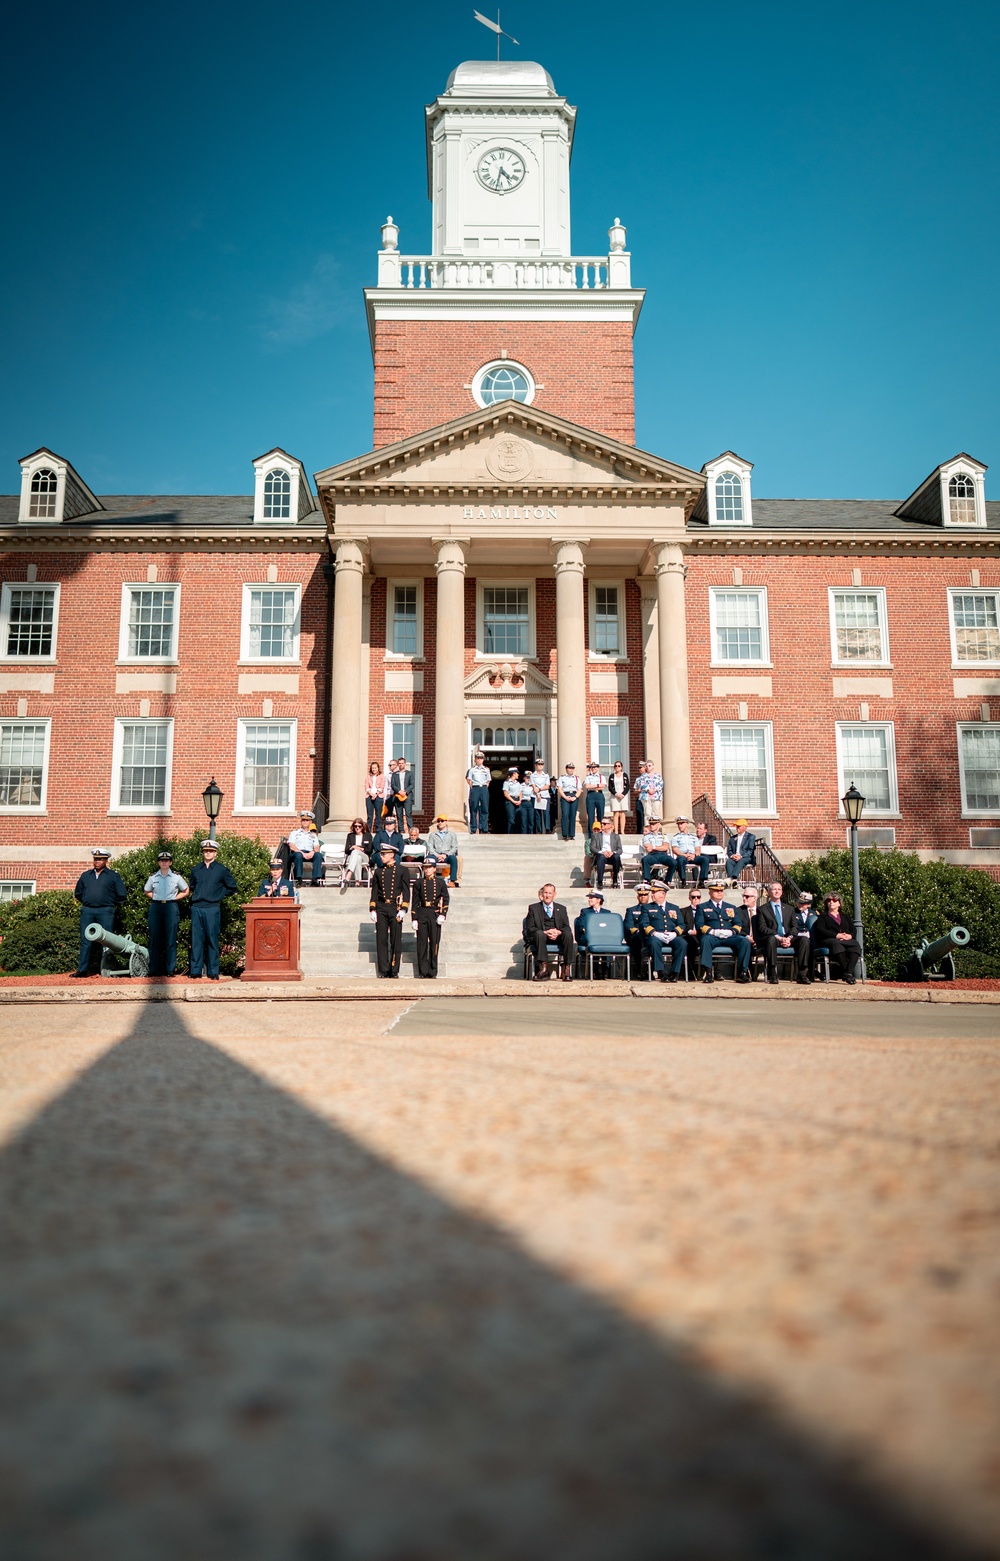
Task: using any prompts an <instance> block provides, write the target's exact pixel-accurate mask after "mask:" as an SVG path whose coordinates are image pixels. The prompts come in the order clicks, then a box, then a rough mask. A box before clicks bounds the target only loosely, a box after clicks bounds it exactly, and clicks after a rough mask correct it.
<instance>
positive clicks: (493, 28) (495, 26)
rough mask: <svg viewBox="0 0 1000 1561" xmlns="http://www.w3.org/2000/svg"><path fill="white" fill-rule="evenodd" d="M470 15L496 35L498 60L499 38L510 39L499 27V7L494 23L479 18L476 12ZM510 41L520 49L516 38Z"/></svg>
mask: <svg viewBox="0 0 1000 1561" xmlns="http://www.w3.org/2000/svg"><path fill="white" fill-rule="evenodd" d="M472 14H473V16H474V17H475V18H476V21H477V22H482V24H483V26H484V27H488V28H489V30H490V32H491V33H496V35H497V59H498V60H499V58H500V39H501V38H510V33H505V32H504V30H503V28H502V27H501V26H500V7H499V6H497V19H496V21H495V22H491V21H490V19H489V17H488V16H480V14H479V12H478V11H473V13H472ZM510 41H511V43H513V44H515V45H516V46H517V48H520V47H521V45H520V44H519V43H518V42H517V39H516V38H510Z"/></svg>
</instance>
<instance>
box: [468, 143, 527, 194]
mask: <svg viewBox="0 0 1000 1561" xmlns="http://www.w3.org/2000/svg"><path fill="white" fill-rule="evenodd" d="M476 178H477V179H478V180H479V182H480V184H482V185H485V187H486V189H488V190H492V191H493V192H494V194H496V195H506V193H507V191H508V190H516V189H517V187H518V185H519V184H520V183H521V181H522V179H523V178H524V160H523V159H522V158H521V157H519V156H518V154H517V153H516V152H512V151H511V149H510V147H509V146H497V147H494V149H493V151H492V152H486V153H484V155H483V156H482V157H481V158H480V159H479V164H478V166H477V168H476Z"/></svg>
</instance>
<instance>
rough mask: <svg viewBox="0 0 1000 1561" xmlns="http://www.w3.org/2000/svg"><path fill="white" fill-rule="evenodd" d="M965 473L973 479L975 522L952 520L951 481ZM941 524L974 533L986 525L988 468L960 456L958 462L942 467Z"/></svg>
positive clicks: (950, 462)
mask: <svg viewBox="0 0 1000 1561" xmlns="http://www.w3.org/2000/svg"><path fill="white" fill-rule="evenodd" d="M959 473H963V474H964V475H965V476H966V477H971V478H972V488H973V494H974V503H975V514H976V518H975V520H952V518H951V494H950V493H949V492H948V489H949V486H950V484H951V479H952V478H953V477H957V476H958V475H959ZM940 482H941V523H942V525H944V526H948V527H950V528H951V529H952V530H953V531H974V530H975V529H976V528H977V527H979V528H982V527H984V526H985V525H986V468H985V466H981V465H980V463H979V462H978V461H972V460H970V459H969V457H968V456H959V457H958V459H957V460H954V461H949V462H948V464H947V465H946V466H942V467H941V475H940Z"/></svg>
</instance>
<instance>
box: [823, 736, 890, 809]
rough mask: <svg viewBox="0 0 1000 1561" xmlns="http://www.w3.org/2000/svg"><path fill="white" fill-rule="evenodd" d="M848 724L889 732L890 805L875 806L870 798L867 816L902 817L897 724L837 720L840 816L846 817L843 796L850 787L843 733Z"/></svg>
mask: <svg viewBox="0 0 1000 1561" xmlns="http://www.w3.org/2000/svg"><path fill="white" fill-rule="evenodd" d="M848 726H871V727H881V728H882V730H883V731H886V732H888V734H889V740H888V742H887V743H886V757H887V759H888V761H889V806H888V807H887V808H877V807H875V806H874V805H873V804H872V802H871V800H870V799H867V800H866V802H865V811H864V817H865V818H901V817H902V815H901V813H900V811H899V772H898V769H897V766H896V726H895V722H893V721H838V722H837V795H838V796H839V797H840V799H841V801H840V803H839V804H838V813H837V816H838V818H846V817H847V814H846V813H845V812H844V803H843V797H844V793H845V792H846V790H847V787H848V781H847V779H846V777H845V775H844V751H843V742H842V740H841V733H842V732H843V730H844V728H845V727H848Z"/></svg>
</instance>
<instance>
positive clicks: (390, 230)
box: [382, 217, 624, 249]
mask: <svg viewBox="0 0 1000 1561" xmlns="http://www.w3.org/2000/svg"><path fill="white" fill-rule="evenodd" d="M623 231H624V230H623ZM382 248H383V249H398V248H399V229H398V227H397V226H396V224H395V223H394V222H393V220H392V218H391V217H386V219H385V221H384V222H383V224H382Z"/></svg>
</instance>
